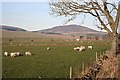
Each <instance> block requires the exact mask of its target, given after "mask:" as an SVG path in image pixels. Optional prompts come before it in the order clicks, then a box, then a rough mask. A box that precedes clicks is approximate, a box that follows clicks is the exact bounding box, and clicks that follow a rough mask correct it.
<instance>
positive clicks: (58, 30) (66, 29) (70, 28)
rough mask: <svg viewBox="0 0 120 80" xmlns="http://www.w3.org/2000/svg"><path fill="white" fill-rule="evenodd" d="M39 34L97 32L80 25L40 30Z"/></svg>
mask: <svg viewBox="0 0 120 80" xmlns="http://www.w3.org/2000/svg"><path fill="white" fill-rule="evenodd" d="M40 32H53V33H71V32H72V33H73V32H97V31H95V30H93V29H90V28H87V27H84V26H80V25H64V26H56V27H53V28H49V29H44V30H40Z"/></svg>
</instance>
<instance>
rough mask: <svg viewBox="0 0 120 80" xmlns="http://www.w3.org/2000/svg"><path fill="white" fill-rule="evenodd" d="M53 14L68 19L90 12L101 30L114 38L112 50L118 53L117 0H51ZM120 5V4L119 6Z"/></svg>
mask: <svg viewBox="0 0 120 80" xmlns="http://www.w3.org/2000/svg"><path fill="white" fill-rule="evenodd" d="M49 5H50V11H51V14H52V15H56V16H65V17H67V18H68V21H67V22H69V21H71V20H74V19H75V18H76V16H77V15H80V14H90V15H91V16H93V17H94V18H95V19H96V21H97V23H96V26H97V27H98V28H100V29H101V30H106V31H107V33H108V34H109V35H110V36H111V37H112V38H113V42H112V49H111V50H112V52H113V53H116V40H117V37H118V32H117V29H118V23H119V13H118V2H117V1H116V0H56V1H54V2H53V1H50V2H49ZM119 7H120V6H119Z"/></svg>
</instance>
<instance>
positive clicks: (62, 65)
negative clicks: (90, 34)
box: [2, 38, 110, 78]
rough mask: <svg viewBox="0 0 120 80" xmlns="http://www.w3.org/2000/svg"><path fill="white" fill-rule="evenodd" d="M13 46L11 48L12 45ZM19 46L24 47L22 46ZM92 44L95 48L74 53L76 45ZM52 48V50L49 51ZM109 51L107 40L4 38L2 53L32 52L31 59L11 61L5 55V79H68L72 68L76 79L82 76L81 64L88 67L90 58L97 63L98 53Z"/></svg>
mask: <svg viewBox="0 0 120 80" xmlns="http://www.w3.org/2000/svg"><path fill="white" fill-rule="evenodd" d="M10 43H12V46H11V45H10ZM19 44H22V45H21V46H19ZM81 45H85V46H86V47H87V46H88V45H92V46H93V49H92V50H91V49H86V50H85V51H82V52H79V51H74V50H73V48H74V47H76V46H81ZM47 47H50V50H46V48H47ZM108 49H110V42H107V41H89V43H88V41H82V43H81V42H76V41H72V40H69V41H66V40H51V39H45V40H43V39H34V41H31V39H27V38H26V39H14V40H13V41H11V42H10V41H9V39H7V38H6V39H3V43H2V54H3V53H4V52H5V51H7V52H9V53H10V52H15V51H19V52H21V53H24V52H25V51H30V52H31V53H32V54H33V55H32V56H25V55H24V56H19V57H14V58H11V57H10V56H8V57H5V56H4V55H3V56H2V67H3V69H2V76H3V78H38V77H43V78H68V77H69V68H70V66H72V67H73V76H74V77H77V76H79V75H80V71H81V64H82V62H83V61H84V62H85V65H87V63H88V62H90V59H92V60H93V61H94V60H95V53H96V52H98V53H99V52H102V51H105V50H108Z"/></svg>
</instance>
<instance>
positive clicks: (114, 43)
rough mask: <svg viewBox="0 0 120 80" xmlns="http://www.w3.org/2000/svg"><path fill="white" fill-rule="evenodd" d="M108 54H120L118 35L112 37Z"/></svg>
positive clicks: (119, 37)
mask: <svg viewBox="0 0 120 80" xmlns="http://www.w3.org/2000/svg"><path fill="white" fill-rule="evenodd" d="M110 52H111V53H112V54H114V55H117V54H120V34H118V35H116V36H114V37H113V39H112V47H111V51H110Z"/></svg>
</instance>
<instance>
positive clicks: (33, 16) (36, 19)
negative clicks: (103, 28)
mask: <svg viewBox="0 0 120 80" xmlns="http://www.w3.org/2000/svg"><path fill="white" fill-rule="evenodd" d="M49 12H50V10H49V4H48V1H47V0H33V1H32V0H31V1H30V0H23V1H21V0H20V2H19V0H4V1H3V2H2V24H3V25H10V26H15V27H19V28H23V29H26V30H29V31H36V30H41V29H47V28H51V27H54V26H57V25H63V24H64V21H65V20H66V18H64V17H54V16H53V15H50V14H49ZM0 14H1V13H0ZM86 17H87V18H85V19H84V15H82V14H81V15H79V16H78V17H77V19H75V20H74V21H71V22H69V23H68V24H79V25H83V26H86V27H89V28H92V29H95V30H98V28H97V27H96V26H94V18H93V17H92V16H90V15H87V16H86ZM83 20H84V23H83V24H82V22H83Z"/></svg>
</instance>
